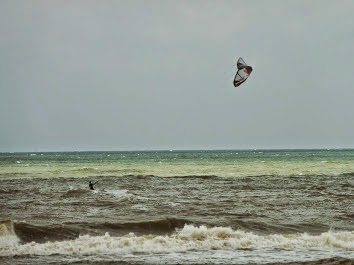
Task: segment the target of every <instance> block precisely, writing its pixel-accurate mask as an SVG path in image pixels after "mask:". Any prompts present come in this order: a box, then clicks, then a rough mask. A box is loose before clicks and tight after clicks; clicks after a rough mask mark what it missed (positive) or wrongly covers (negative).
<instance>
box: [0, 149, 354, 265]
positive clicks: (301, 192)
mask: <svg viewBox="0 0 354 265" xmlns="http://www.w3.org/2000/svg"><path fill="white" fill-rule="evenodd" d="M0 180H1V185H0V221H1V220H2V222H1V223H0V263H1V264H50V263H55V264H87V263H90V264H92V262H93V263H94V264H265V263H273V264H278V263H291V264H300V263H301V262H306V263H308V264H343V263H345V264H354V261H353V260H354V222H353V217H354V205H353V199H354V151H353V150H278V151H276V150H273V151H266V150H265V151H169V152H162V151H159V152H109V153H107V152H77V153H43V154H41V153H15V154H10V153H3V154H0ZM89 180H94V181H96V180H99V182H98V183H97V184H96V186H95V187H96V190H94V191H91V190H89V188H88V181H89Z"/></svg>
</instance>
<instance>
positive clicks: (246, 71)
mask: <svg viewBox="0 0 354 265" xmlns="http://www.w3.org/2000/svg"><path fill="white" fill-rule="evenodd" d="M252 70H253V69H252V67H251V66H249V65H247V64H246V63H245V61H244V60H243V59H242V58H241V57H240V58H239V59H238V60H237V73H236V75H235V78H234V86H235V87H238V86H239V85H241V84H242V83H243V82H245V81H246V79H247V78H248V77H249V76H250V74H251V72H252Z"/></svg>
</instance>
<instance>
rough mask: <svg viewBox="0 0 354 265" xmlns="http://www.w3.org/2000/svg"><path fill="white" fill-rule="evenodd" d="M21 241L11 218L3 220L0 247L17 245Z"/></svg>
mask: <svg viewBox="0 0 354 265" xmlns="http://www.w3.org/2000/svg"><path fill="white" fill-rule="evenodd" d="M19 242H20V240H19V238H18V237H17V235H16V233H15V230H14V226H13V222H12V221H10V220H8V221H1V222H0V249H1V248H5V247H13V246H17V245H18V243H19Z"/></svg>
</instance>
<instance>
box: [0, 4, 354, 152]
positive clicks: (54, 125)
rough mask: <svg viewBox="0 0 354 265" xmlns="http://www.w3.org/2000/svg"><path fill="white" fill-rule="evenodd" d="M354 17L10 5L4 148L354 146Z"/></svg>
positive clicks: (4, 35)
mask: <svg viewBox="0 0 354 265" xmlns="http://www.w3.org/2000/svg"><path fill="white" fill-rule="evenodd" d="M353 12H354V1H351V0H348V1H345V0H339V1H333V0H331V1H327V0H318V1H315V0H312V1H309V0H304V1H301V0H294V1H291V0H288V1H283V0H279V1H275V0H268V1H263V0H259V1H237V0H235V1H128V0H127V1H107V0H105V1H86V0H82V1H47V0H46V1H16V0H15V1H14V0H1V1H0V92H1V96H0V124H1V130H0V151H2V152H5V151H11V152H12V151H31V152H32V151H54V150H58V151H63V150H156V149H167V150H169V149H224V148H226V149H249V148H252V149H253V148H353V147H354V104H353V99H354V15H353ZM238 57H243V58H244V60H245V61H246V63H248V64H249V65H251V66H252V67H253V72H252V74H251V76H250V78H249V79H248V80H247V81H246V82H245V83H244V84H242V85H241V86H240V87H238V88H235V87H233V84H232V79H233V76H234V74H235V71H234V67H233V65H234V64H235V62H236V60H237V59H238Z"/></svg>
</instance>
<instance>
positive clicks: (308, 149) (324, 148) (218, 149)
mask: <svg viewBox="0 0 354 265" xmlns="http://www.w3.org/2000/svg"><path fill="white" fill-rule="evenodd" d="M312 150H313V151H319V150H343V151H345V150H349V151H350V150H354V147H333V148H330V147H323V148H317V147H313V148H310V147H308V148H239V149H237V148H215V149H124V150H123V149H122V150H104V149H97V150H89V149H87V150H37V151H0V154H13V153H94V152H97V153H105V152H107V153H120V152H122V153H124V152H203V151H216V152H217V151H245V152H247V151H312Z"/></svg>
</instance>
